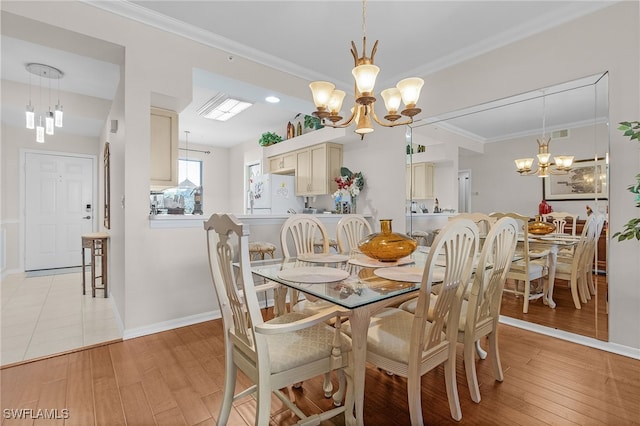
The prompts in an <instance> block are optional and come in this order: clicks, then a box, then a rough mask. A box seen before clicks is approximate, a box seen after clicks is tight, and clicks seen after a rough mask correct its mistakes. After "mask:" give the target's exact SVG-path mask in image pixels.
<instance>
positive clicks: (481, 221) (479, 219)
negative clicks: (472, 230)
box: [449, 212, 496, 237]
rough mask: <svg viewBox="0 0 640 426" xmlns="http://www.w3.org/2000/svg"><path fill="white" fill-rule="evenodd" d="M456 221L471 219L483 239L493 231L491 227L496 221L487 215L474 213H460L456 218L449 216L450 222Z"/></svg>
mask: <svg viewBox="0 0 640 426" xmlns="http://www.w3.org/2000/svg"><path fill="white" fill-rule="evenodd" d="M456 219H469V220H471V221H473V223H475V224H476V225H477V226H478V232H479V234H480V236H481V237H484V236H485V235H487V234H488V233H489V231H490V230H491V226H492V225H493V224H494V223H495V221H496V219H495V218H493V217H491V216H489V215H488V214H485V213H479V212H473V213H459V214H457V215H455V216H449V220H456Z"/></svg>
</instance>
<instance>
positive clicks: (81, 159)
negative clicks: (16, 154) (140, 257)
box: [24, 152, 97, 271]
mask: <svg viewBox="0 0 640 426" xmlns="http://www.w3.org/2000/svg"><path fill="white" fill-rule="evenodd" d="M95 161H96V160H95V157H93V156H88V155H82V154H70V153H69V154H63V153H42V152H26V153H25V186H24V188H25V198H24V199H25V205H24V207H25V221H24V224H25V233H24V235H25V268H24V269H25V271H34V270H43V269H58V268H71V267H77V266H80V265H81V260H82V258H81V257H80V253H81V243H80V241H81V238H80V236H81V235H82V234H85V233H89V232H92V230H93V228H94V224H95V223H97V222H96V220H95V215H94V212H96V211H97V210H96V207H97V206H96V195H95V192H96V191H95V178H94V176H95Z"/></svg>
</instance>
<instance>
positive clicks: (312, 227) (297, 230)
mask: <svg viewBox="0 0 640 426" xmlns="http://www.w3.org/2000/svg"><path fill="white" fill-rule="evenodd" d="M318 234H320V235H319V236H320V238H321V239H322V241H323V246H322V253H329V234H328V233H327V229H326V228H325V226H324V225H323V224H322V222H320V219H318V218H317V217H315V216H313V215H309V214H295V215H293V216H291V217H289V218H288V219H287V220H285V221H284V223H283V224H282V228H280V244H281V245H282V254H283V256H284V257H285V258H287V257H295V256H299V255H301V254H311V253H313V252H314V242H315V241H316V238H318ZM289 236H290V237H291V239H292V240H293V245H294V247H295V250H296V253H294V254H293V256H292V255H291V253H290V252H289V245H288V243H287V240H288V238H289Z"/></svg>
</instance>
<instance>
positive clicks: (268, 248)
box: [249, 241, 276, 253]
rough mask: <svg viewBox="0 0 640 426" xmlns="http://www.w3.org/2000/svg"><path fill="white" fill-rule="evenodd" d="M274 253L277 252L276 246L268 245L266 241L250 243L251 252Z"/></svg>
mask: <svg viewBox="0 0 640 426" xmlns="http://www.w3.org/2000/svg"><path fill="white" fill-rule="evenodd" d="M272 251H276V246H275V245H274V244H271V243H267V242H264V241H254V242H252V243H249V252H250V253H252V252H256V253H263V252H265V253H268V252H272Z"/></svg>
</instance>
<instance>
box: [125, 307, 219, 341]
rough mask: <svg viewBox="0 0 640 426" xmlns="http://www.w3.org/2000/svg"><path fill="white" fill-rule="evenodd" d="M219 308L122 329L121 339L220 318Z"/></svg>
mask: <svg viewBox="0 0 640 426" xmlns="http://www.w3.org/2000/svg"><path fill="white" fill-rule="evenodd" d="M221 317H222V315H221V314H220V311H219V310H216V311H210V312H203V313H201V314H196V315H189V316H187V317H182V318H176V319H172V320H169V321H162V322H158V323H155V324H149V325H146V326H144V327H137V328H132V329H129V330H124V332H123V333H122V339H123V340H128V339H133V338H136V337H141V336H147V335H149V334H154V333H160V332H162V331H167V330H173V329H174V328H179V327H186V326H188V325H193V324H198V323H201V322H204V321H210V320H214V319H218V318H221Z"/></svg>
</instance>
